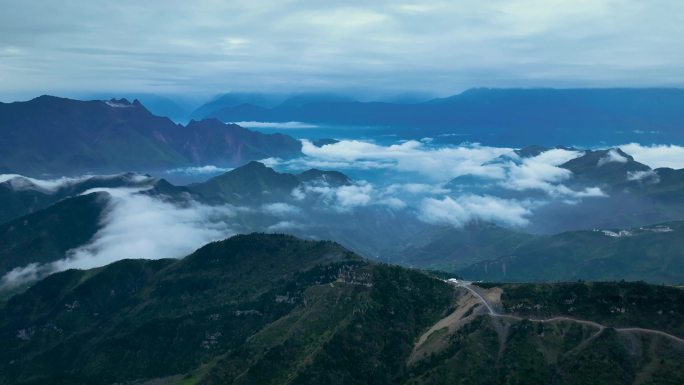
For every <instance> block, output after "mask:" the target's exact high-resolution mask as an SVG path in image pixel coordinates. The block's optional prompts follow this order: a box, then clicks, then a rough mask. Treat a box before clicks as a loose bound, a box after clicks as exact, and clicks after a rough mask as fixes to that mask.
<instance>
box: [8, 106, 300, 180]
mask: <svg viewBox="0 0 684 385" xmlns="http://www.w3.org/2000/svg"><path fill="white" fill-rule="evenodd" d="M121 149H126V150H125V151H121ZM300 150H301V144H300V143H299V141H297V140H295V139H293V138H291V137H289V136H286V135H280V134H276V135H265V134H261V133H257V132H252V131H250V130H247V129H245V128H242V127H240V126H237V125H234V124H228V125H226V124H223V123H221V122H219V121H217V120H212V119H209V120H203V121H200V122H197V121H191V122H190V123H189V124H188V125H187V126H181V125H177V124H175V123H173V122H172V121H171V120H169V119H168V118H163V117H159V116H155V115H153V114H151V113H150V112H149V111H148V110H147V109H145V107H144V106H143V105H142V104H140V103H139V102H138V101H137V100H136V101H134V102H133V103H129V102H128V101H127V100H125V99H122V100H114V99H112V100H110V101H108V102H104V101H87V102H85V101H77V100H70V99H63V98H56V97H51V96H41V97H39V98H36V99H33V100H30V101H28V102H16V103H0V154H2V162H3V166H4V167H8V168H10V169H12V170H14V171H15V172H17V173H21V174H23V175H40V174H43V173H48V174H57V175H74V174H79V173H84V172H97V173H102V172H121V171H131V170H138V171H144V170H163V169H168V168H173V167H183V166H191V165H206V164H215V165H222V166H236V165H240V164H243V163H245V162H247V161H249V160H253V159H262V158H267V157H271V156H276V157H291V156H297V155H299V154H300Z"/></svg>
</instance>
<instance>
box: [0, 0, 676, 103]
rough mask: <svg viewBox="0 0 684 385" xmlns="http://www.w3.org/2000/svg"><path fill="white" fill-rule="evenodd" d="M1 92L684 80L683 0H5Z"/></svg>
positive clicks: (442, 89)
mask: <svg viewBox="0 0 684 385" xmlns="http://www.w3.org/2000/svg"><path fill="white" fill-rule="evenodd" d="M0 7H2V10H3V12H1V13H0V89H1V90H3V94H2V95H1V97H3V98H5V99H13V98H16V97H17V96H20V95H25V96H32V95H34V94H36V93H44V92H52V93H61V94H65V93H68V92H75V91H80V90H83V89H87V90H107V91H121V92H123V91H128V92H130V91H145V92H158V93H173V92H176V93H187V92H202V93H213V92H224V91H229V90H270V91H273V90H287V91H290V90H310V89H329V88H334V89H349V90H355V89H357V90H370V89H372V90H376V92H387V91H403V90H407V89H410V90H425V91H429V92H436V93H441V94H445V93H453V92H455V91H458V90H461V89H463V88H467V87H472V86H560V87H563V86H610V85H620V86H631V85H678V86H680V85H682V84H684V73H683V71H682V68H684V51H682V50H678V49H675V47H678V46H679V43H680V42H679V40H680V36H681V35H682V28H683V27H682V26H683V25H684V16H682V15H684V3H682V2H681V1H677V0H662V1H656V2H642V1H637V0H578V1H572V2H569V1H564V0H552V1H549V0H514V1H504V0H496V1H489V2H479V3H474V2H471V1H465V0H458V1H441V0H435V1H431V2H417V1H406V2H396V1H391V0H380V1H375V2H367V1H364V2H362V1H357V0H353V1H345V2H342V1H329V2H319V1H313V0H307V1H286V0H278V1H277V0H262V1H259V2H254V1H247V0H235V1H226V2H221V1H215V0H198V1H193V2H185V1H174V0H172V1H160V0H154V1H145V2H139V1H132V0H120V1H115V2H104V3H103V2H92V1H85V0H70V1H61V2H48V1H39V0H25V1H20V2H18V1H11V0H0Z"/></svg>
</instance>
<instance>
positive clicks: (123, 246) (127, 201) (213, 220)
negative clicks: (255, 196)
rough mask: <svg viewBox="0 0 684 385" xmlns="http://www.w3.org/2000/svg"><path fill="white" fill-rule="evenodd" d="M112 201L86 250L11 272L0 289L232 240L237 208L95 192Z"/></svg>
mask: <svg viewBox="0 0 684 385" xmlns="http://www.w3.org/2000/svg"><path fill="white" fill-rule="evenodd" d="M99 191H104V192H107V193H108V194H109V195H110V201H109V203H108V207H107V209H106V211H105V214H104V217H103V218H102V223H101V229H100V230H99V231H98V232H97V233H96V234H95V236H94V238H93V239H92V240H91V241H90V242H89V243H87V244H85V245H83V246H80V247H78V248H75V249H73V250H69V251H68V252H67V255H66V258H64V259H62V260H59V261H55V262H52V263H49V264H47V265H38V264H30V265H28V266H24V267H21V268H17V269H14V270H13V271H11V272H9V273H8V274H6V275H5V276H4V277H3V278H2V280H1V281H0V287H6V286H12V285H16V284H20V283H22V282H25V281H30V280H34V279H35V278H38V277H40V276H44V275H46V274H49V273H53V272H57V271H64V270H68V269H89V268H93V267H99V266H104V265H107V264H109V263H112V262H115V261H118V260H121V259H160V258H180V257H183V256H186V255H188V254H190V253H191V252H193V251H194V250H195V249H197V248H199V247H201V246H203V245H204V244H206V243H209V242H211V241H215V240H219V239H224V238H227V237H229V236H231V235H233V234H234V232H233V231H232V230H231V227H230V221H231V218H232V217H233V216H234V215H235V211H236V209H235V208H232V207H230V206H207V205H203V204H200V203H197V202H193V201H190V202H189V203H187V204H186V205H175V204H172V203H169V202H165V201H163V200H160V199H158V198H156V197H152V196H148V195H145V194H139V192H140V189H132V188H116V189H111V188H97V189H92V190H88V191H86V192H85V193H84V194H87V193H92V192H99Z"/></svg>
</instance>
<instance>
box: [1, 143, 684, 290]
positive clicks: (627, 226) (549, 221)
mask: <svg viewBox="0 0 684 385" xmlns="http://www.w3.org/2000/svg"><path fill="white" fill-rule="evenodd" d="M528 150H529V149H528ZM528 150H525V151H528ZM525 151H524V152H525ZM611 151H618V150H614V149H607V150H596V151H588V152H586V153H585V154H584V155H582V156H581V157H578V158H575V159H574V160H572V161H570V162H568V163H566V164H565V165H563V166H562V167H569V168H572V169H573V175H576V178H577V180H576V181H573V180H574V179H571V180H570V182H569V183H570V185H574V184H575V183H577V184H579V185H580V186H584V185H585V184H586V183H590V184H591V185H598V186H601V188H602V189H604V190H605V191H606V192H608V193H609V194H610V198H605V197H597V198H592V199H593V200H592V199H584V200H582V201H580V202H577V203H574V204H572V205H569V206H568V205H565V206H568V207H565V206H562V205H560V206H556V207H555V208H554V207H551V208H548V209H540V213H538V214H535V216H534V217H533V222H532V223H534V224H535V226H539V227H546V229H547V230H548V229H549V228H563V227H575V226H577V223H584V224H585V226H586V227H581V228H580V229H569V230H561V231H557V232H549V231H546V232H544V233H542V234H539V233H535V232H530V231H529V230H525V229H520V228H517V229H516V228H506V227H502V226H499V225H495V224H492V223H487V222H484V221H473V222H471V223H468V224H466V225H465V226H463V227H461V228H458V227H453V226H444V225H436V224H430V223H425V222H422V221H418V220H416V218H415V214H414V213H413V212H412V210H411V209H410V208H403V209H397V208H391V207H386V206H382V205H368V206H361V207H356V208H354V209H353V210H346V209H341V208H340V207H339V206H337V205H339V203H337V201H336V199H337V198H336V196H337V195H336V194H338V192H339V191H343V192H344V191H346V190H349V191H354V189H358V188H362V186H363V185H359V184H357V182H355V181H353V180H352V179H351V178H349V177H347V176H346V175H344V174H342V173H339V172H335V171H323V170H317V169H311V170H308V171H305V172H302V173H299V174H290V173H280V172H277V171H275V170H273V169H271V168H269V167H266V166H265V165H263V164H261V163H258V162H251V163H248V164H246V165H245V166H242V167H238V168H236V169H234V170H231V171H228V172H226V173H224V174H221V175H219V176H216V177H213V178H210V179H208V180H207V181H205V182H201V183H194V184H190V185H186V186H175V185H173V184H171V183H169V182H167V181H166V180H164V179H159V178H152V177H148V176H140V175H135V174H121V175H112V176H100V177H95V176H94V177H87V178H82V179H75V180H68V181H66V182H62V183H61V184H58V185H50V186H46V185H44V183H42V182H40V181H37V180H31V179H29V178H24V177H14V178H12V179H9V180H7V181H5V182H4V183H0V192H1V193H2V194H3V196H4V197H5V199H3V200H2V201H0V213H3V217H2V218H3V221H4V222H5V224H3V225H1V226H2V229H4V230H3V232H4V234H5V236H4V237H3V238H0V247H2V249H3V253H2V264H1V265H0V266H2V269H1V271H0V273H3V274H4V273H7V272H9V271H11V270H12V269H15V268H22V267H25V266H27V265H29V264H32V263H38V264H45V263H51V262H54V261H57V260H60V259H63V258H65V257H66V252H67V251H68V250H70V249H73V248H76V247H79V246H82V245H84V244H85V243H87V242H88V241H90V240H92V239H93V238H94V236H95V234H96V233H97V232H98V231H99V230H100V229H102V226H103V217H104V215H105V214H106V213H107V212H108V208H109V207H110V200H111V199H110V195H109V194H108V193H107V192H99V193H95V194H92V193H91V194H89V195H83V196H81V194H84V193H88V192H90V191H99V190H97V189H98V188H99V189H102V188H115V189H116V188H128V189H131V188H132V189H137V190H140V192H138V194H144V195H147V196H150V197H154V198H155V199H160V200H162V201H165V202H169V203H170V204H172V205H178V207H180V208H182V207H187V206H188V205H192V204H197V203H199V204H204V205H210V206H209V207H223V206H225V205H230V206H231V207H236V208H239V209H238V210H237V211H236V212H237V213H238V214H237V216H235V217H231V218H230V222H231V226H232V227H233V229H234V230H235V231H239V232H251V231H264V230H266V231H269V232H281V231H285V232H288V233H291V234H295V235H298V236H301V237H305V238H314V239H333V240H335V241H337V242H340V243H341V244H343V245H345V246H346V247H348V248H350V249H352V250H354V251H355V252H358V253H360V254H362V255H366V256H369V257H372V258H375V259H379V260H383V261H391V262H393V263H399V264H402V265H406V266H415V267H421V268H429V269H439V270H445V271H450V272H455V273H457V274H459V275H461V276H463V277H466V278H469V279H487V280H497V281H567V280H576V279H587V280H608V279H622V278H624V279H632V280H645V281H648V282H655V283H682V282H684V265H683V264H682V261H683V259H682V256H683V255H682V253H681V250H682V248H681V247H679V244H680V243H681V242H680V241H681V240H682V239H684V238H682V235H681V234H682V226H681V221H682V220H684V213H683V211H682V210H684V205H683V203H682V198H681V197H682V196H684V195H683V194H682V190H681V188H682V186H683V183H684V182H683V181H682V179H681V177H682V174H681V173H678V171H677V170H669V169H656V170H650V168H647V167H646V166H644V165H642V164H640V163H638V162H635V161H634V160H633V159H631V157H629V156H628V155H627V154H624V153H622V154H624V156H625V158H624V159H625V161H624V162H613V163H610V165H608V164H606V165H602V166H598V165H597V162H598V160H600V159H604V157H605V156H606V155H607V154H609V153H610V152H611ZM621 156H622V155H621ZM587 159H588V160H587ZM597 170H599V171H601V172H598V171H597ZM630 170H637V171H639V172H652V173H654V174H653V175H655V177H656V179H652V178H653V176H651V177H649V178H651V179H649V180H648V181H646V182H644V181H643V180H632V181H629V180H628V178H627V175H628V173H629V172H630ZM644 170H645V171H644ZM459 183H460V181H459ZM454 188H456V187H454ZM92 189H96V190H92ZM340 189H341V190H340ZM495 192H496V191H489V192H488V193H490V194H494V193H495ZM621 194H624V195H625V196H629V197H630V199H631V201H632V202H635V203H638V202H650V204H649V205H646V204H643V203H642V207H641V208H639V206H637V205H636V204H635V205H634V206H632V207H631V209H630V211H624V213H625V215H624V216H622V215H621V214H620V213H621V212H620V211H618V210H617V209H616V207H618V208H619V207H621V206H620V204H623V203H624V199H621V198H620V197H621V196H622V195H621ZM615 199H621V200H619V202H618V204H617V206H615V203H612V200H615ZM193 202H195V203H193ZM544 210H546V211H544ZM544 214H546V215H547V216H544ZM608 219H610V220H608ZM583 221H584V222H583ZM667 221H669V222H667ZM0 223H1V222H0ZM607 223H612V224H618V225H619V226H602V225H603V224H607ZM60 224H63V227H60V226H62V225H60ZM71 224H73V226H72V225H71ZM631 224H635V225H633V226H632V225H631ZM535 226H532V227H530V228H535ZM631 227H633V228H631ZM592 229H593V230H592Z"/></svg>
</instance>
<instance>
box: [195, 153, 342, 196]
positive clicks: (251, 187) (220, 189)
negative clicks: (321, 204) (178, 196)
mask: <svg viewBox="0 0 684 385" xmlns="http://www.w3.org/2000/svg"><path fill="white" fill-rule="evenodd" d="M303 183H307V184H325V185H326V186H332V187H339V186H343V185H349V184H351V179H349V177H347V176H346V175H344V174H342V173H341V172H337V171H322V170H317V169H310V170H307V171H304V172H302V173H301V174H296V175H295V174H288V173H280V172H277V171H275V170H274V169H272V168H270V167H266V166H265V165H264V164H263V163H260V162H256V161H252V162H249V163H247V164H246V165H244V166H242V167H238V168H236V169H235V170H232V171H228V172H226V173H224V174H222V175H219V176H216V177H213V178H211V179H209V180H207V181H206V182H202V183H195V184H191V185H189V186H188V189H189V190H190V191H192V192H194V193H197V194H198V195H200V196H201V197H203V198H205V199H206V200H208V201H210V202H219V203H234V204H261V203H265V202H278V201H280V202H282V201H289V200H292V196H291V193H292V190H294V189H295V188H296V187H299V186H301V185H302V184H303Z"/></svg>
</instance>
